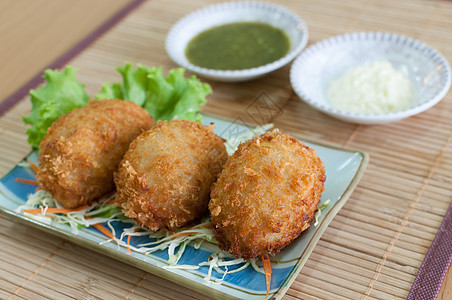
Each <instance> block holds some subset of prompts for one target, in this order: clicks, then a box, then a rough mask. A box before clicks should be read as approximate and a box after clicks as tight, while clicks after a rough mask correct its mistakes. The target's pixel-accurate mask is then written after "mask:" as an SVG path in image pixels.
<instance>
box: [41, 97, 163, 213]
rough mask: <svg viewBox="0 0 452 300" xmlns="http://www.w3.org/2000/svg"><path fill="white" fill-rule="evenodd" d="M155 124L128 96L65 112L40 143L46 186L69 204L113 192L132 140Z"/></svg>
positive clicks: (43, 180)
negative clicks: (124, 156) (118, 172)
mask: <svg viewBox="0 0 452 300" xmlns="http://www.w3.org/2000/svg"><path fill="white" fill-rule="evenodd" d="M153 124H154V121H153V119H152V117H151V116H150V115H149V114H148V112H147V111H146V110H145V109H143V108H142V107H141V106H139V105H137V104H135V103H133V102H131V101H123V100H106V99H104V100H92V101H90V102H89V103H88V104H87V105H85V106H83V107H81V108H76V109H74V110H72V111H71V112H69V113H68V114H66V115H64V116H61V117H60V118H58V119H57V120H56V121H55V122H54V123H53V124H52V126H51V127H50V128H49V130H48V132H47V134H46V135H45V136H44V138H43V139H42V141H41V143H40V145H39V148H40V154H39V162H40V165H39V170H38V172H37V174H36V177H37V179H38V181H39V184H40V186H41V188H43V189H44V190H46V191H48V192H50V193H51V194H52V196H53V197H54V198H55V199H56V200H57V201H58V203H60V204H61V205H63V206H64V207H65V208H75V207H77V206H80V205H84V204H87V203H90V202H92V201H94V200H95V199H96V198H98V197H100V196H102V195H104V194H106V193H108V192H111V191H113V190H114V182H113V173H114V171H115V170H116V169H117V167H118V164H119V162H120V161H121V159H122V157H123V155H124V153H125V152H126V151H127V149H128V147H129V144H130V142H131V141H132V140H133V139H134V138H135V137H136V136H137V135H138V134H140V133H141V132H142V131H144V130H147V129H149V128H151V127H152V126H153Z"/></svg>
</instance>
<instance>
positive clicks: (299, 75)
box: [290, 32, 451, 124]
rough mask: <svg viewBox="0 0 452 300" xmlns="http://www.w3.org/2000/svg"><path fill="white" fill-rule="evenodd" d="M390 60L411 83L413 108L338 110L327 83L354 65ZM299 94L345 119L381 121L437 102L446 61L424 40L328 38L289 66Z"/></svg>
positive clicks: (446, 79)
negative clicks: (365, 111)
mask: <svg viewBox="0 0 452 300" xmlns="http://www.w3.org/2000/svg"><path fill="white" fill-rule="evenodd" d="M382 60H386V61H389V62H390V63H391V64H392V65H393V66H394V68H395V69H397V70H399V71H401V72H402V73H403V74H404V75H405V76H406V77H407V78H408V79H409V80H410V81H411V84H412V87H413V101H412V105H411V107H410V108H408V109H405V110H401V111H397V112H391V113H386V114H357V113H349V112H344V111H341V110H338V109H337V108H335V107H333V106H331V104H330V103H329V100H328V97H327V89H328V84H329V82H330V81H331V80H333V79H336V78H338V77H340V76H341V75H342V74H344V73H345V72H346V71H347V70H349V69H350V68H351V67H355V66H359V65H366V64H369V63H372V62H375V61H382ZM290 82H291V84H292V88H293V89H294V91H295V93H296V94H297V95H298V96H299V97H300V98H301V99H302V100H303V101H305V102H306V103H307V104H309V105H311V106H312V107H314V108H316V109H318V110H320V111H322V112H324V113H326V114H329V115H331V116H333V117H335V118H338V119H341V120H343V121H347V122H353V123H360V124H380V123H386V122H392V121H397V120H401V119H404V118H407V117H410V116H413V115H415V114H418V113H420V112H423V111H425V110H427V109H429V108H431V107H432V106H433V105H435V104H437V103H438V102H439V101H440V100H441V99H442V98H443V97H444V96H445V95H446V93H447V91H448V90H449V88H450V85H451V70H450V66H449V63H448V62H447V60H446V59H445V58H444V57H443V56H442V55H441V54H440V53H439V52H438V51H436V50H434V49H432V48H430V47H429V46H427V45H426V44H424V43H422V42H420V41H417V40H414V39H411V38H408V37H404V36H401V35H396V34H389V33H380V32H358V33H351V34H344V35H340V36H335V37H332V38H328V39H326V40H324V41H321V42H319V43H316V44H314V45H312V46H310V47H309V48H308V49H306V50H305V51H303V53H302V54H301V55H300V56H299V57H297V58H296V60H295V61H294V63H293V64H292V67H291V71H290Z"/></svg>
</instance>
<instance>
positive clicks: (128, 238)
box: [127, 228, 140, 254]
mask: <svg viewBox="0 0 452 300" xmlns="http://www.w3.org/2000/svg"><path fill="white" fill-rule="evenodd" d="M137 231H140V228H135V230H134V232H137ZM130 237H131V235H129V236H128V237H127V250H128V251H129V254H132V250H130Z"/></svg>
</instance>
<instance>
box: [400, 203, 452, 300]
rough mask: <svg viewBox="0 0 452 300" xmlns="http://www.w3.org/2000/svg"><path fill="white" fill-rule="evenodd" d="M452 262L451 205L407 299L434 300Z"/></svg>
mask: <svg viewBox="0 0 452 300" xmlns="http://www.w3.org/2000/svg"><path fill="white" fill-rule="evenodd" d="M451 260H452V204H451V205H450V206H449V209H448V210H447V212H446V215H445V216H444V219H443V222H442V223H441V227H440V228H439V230H438V232H437V233H436V236H435V239H434V240H433V243H432V245H431V246H430V249H428V252H427V255H426V256H425V258H424V261H423V262H422V265H421V267H420V268H419V272H418V273H417V275H416V278H415V279H414V283H413V286H412V287H411V290H410V293H409V294H408V297H407V299H409V300H414V299H416V300H421V299H436V297H437V296H438V293H439V290H440V289H441V285H442V282H443V280H444V276H445V275H446V273H447V270H448V269H449V265H450V263H451Z"/></svg>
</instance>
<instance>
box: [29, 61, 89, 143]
mask: <svg viewBox="0 0 452 300" xmlns="http://www.w3.org/2000/svg"><path fill="white" fill-rule="evenodd" d="M76 73H77V70H76V69H74V68H72V67H69V66H68V67H66V68H65V69H64V70H62V71H61V72H58V71H55V70H46V71H45V72H44V76H43V77H44V79H45V80H46V84H45V85H41V86H40V87H39V88H38V89H37V90H31V91H30V100H31V104H32V109H31V113H30V115H28V116H24V117H22V118H23V121H24V122H25V124H30V125H32V127H30V128H29V129H28V130H27V135H28V143H29V144H30V145H31V147H32V148H33V149H38V148H39V143H40V142H41V140H42V138H43V137H44V135H45V134H46V133H47V130H48V129H49V127H50V125H52V123H53V122H54V121H55V120H56V119H58V118H59V117H60V116H62V115H64V114H66V113H68V112H69V111H71V110H73V109H74V108H76V107H81V106H83V105H85V104H87V103H88V102H89V97H88V95H87V94H86V92H85V89H84V85H82V84H80V83H79V82H78V81H77V78H76V77H75V74H76Z"/></svg>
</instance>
